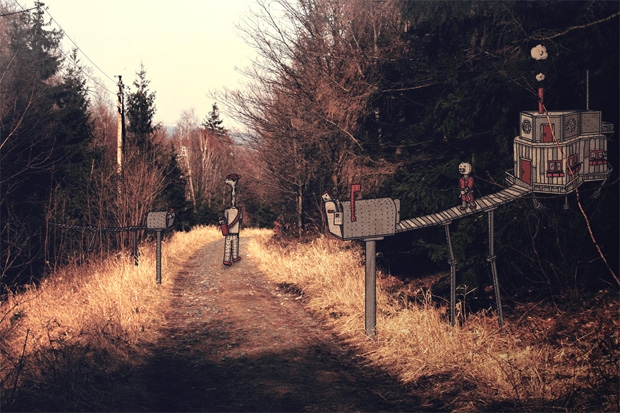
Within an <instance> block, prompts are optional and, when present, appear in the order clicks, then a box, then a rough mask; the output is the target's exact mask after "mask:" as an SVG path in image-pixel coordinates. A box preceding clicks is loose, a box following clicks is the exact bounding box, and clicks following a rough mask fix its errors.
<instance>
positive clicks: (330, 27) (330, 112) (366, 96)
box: [224, 0, 404, 231]
mask: <svg viewBox="0 0 620 413" xmlns="http://www.w3.org/2000/svg"><path fill="white" fill-rule="evenodd" d="M258 5H259V6H258V7H259V10H258V11H255V12H254V13H253V14H252V15H250V16H249V17H248V18H247V19H246V21H245V22H244V28H243V29H242V30H243V31H244V32H245V34H246V35H247V41H248V42H249V43H250V44H251V45H252V46H253V47H254V48H255V49H256V50H257V51H258V53H259V56H260V58H259V59H258V60H257V61H256V62H255V65H254V66H253V67H252V68H249V69H247V70H246V75H247V77H248V79H249V80H250V87H248V88H246V89H245V90H244V91H227V92H226V94H225V96H226V99H224V100H225V101H227V102H232V104H231V105H232V107H231V108H230V109H231V110H232V111H233V112H234V113H235V116H236V118H237V119H238V120H240V121H241V122H243V123H244V124H246V125H247V126H248V127H249V128H250V129H251V130H252V131H253V132H254V133H253V136H252V145H253V147H254V149H255V150H256V153H260V156H261V157H263V158H264V159H266V160H267V164H268V168H269V171H270V173H271V175H272V176H271V177H270V178H271V179H273V180H274V181H275V182H278V183H279V186H280V191H281V194H282V198H285V199H286V198H288V199H290V201H291V203H292V204H294V215H295V216H296V217H295V222H296V225H297V226H298V227H299V230H300V231H301V228H302V227H303V224H304V219H305V218H312V215H314V214H307V213H306V211H305V209H304V208H307V206H308V205H315V204H316V202H317V201H316V200H318V199H319V196H320V195H321V194H320V193H321V192H322V191H323V190H325V189H329V190H332V189H335V190H336V191H341V190H344V189H345V188H346V187H347V186H348V185H349V184H351V183H352V182H353V181H354V180H355V181H358V182H359V181H361V182H363V183H364V186H365V187H366V188H367V189H368V190H371V189H372V188H375V187H376V186H377V184H379V183H380V182H381V179H382V177H385V176H389V175H390V174H391V173H393V171H394V169H395V168H394V165H391V164H389V163H388V162H386V161H384V160H382V159H380V158H373V156H370V154H372V153H373V152H372V151H371V150H370V151H369V148H372V146H373V145H375V144H376V140H377V139H378V135H375V136H370V135H368V133H367V132H366V131H363V130H362V129H361V128H360V124H361V122H362V121H363V120H364V119H365V118H367V117H368V116H374V113H372V112H371V109H369V108H370V106H371V103H372V99H373V98H374V97H375V96H376V94H377V93H379V85H380V82H381V71H380V67H381V65H382V64H385V62H386V61H389V60H390V59H394V58H395V57H396V55H397V54H402V53H403V50H404V43H403V42H400V41H399V39H400V36H399V33H401V32H402V31H403V23H402V22H401V21H400V14H399V9H398V2H396V1H391V0H388V1H385V2H368V1H360V0H348V1H336V0H301V1H297V2H293V1H289V0H278V1H272V2H265V1H259V3H258ZM312 201H314V202H312Z"/></svg>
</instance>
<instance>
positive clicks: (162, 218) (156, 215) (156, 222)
mask: <svg viewBox="0 0 620 413" xmlns="http://www.w3.org/2000/svg"><path fill="white" fill-rule="evenodd" d="M172 224H174V210H173V209H172V208H170V209H168V205H167V204H166V211H154V212H149V213H148V214H147V216H146V228H147V229H150V230H153V231H155V232H156V233H157V244H156V248H155V272H156V275H155V279H156V282H157V284H161V232H162V231H163V230H165V229H168V228H170V227H172Z"/></svg>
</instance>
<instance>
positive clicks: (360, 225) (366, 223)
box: [323, 185, 400, 338]
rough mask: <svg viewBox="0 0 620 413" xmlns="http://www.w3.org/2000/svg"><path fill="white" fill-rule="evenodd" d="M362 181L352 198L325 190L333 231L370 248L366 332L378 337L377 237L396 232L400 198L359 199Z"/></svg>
mask: <svg viewBox="0 0 620 413" xmlns="http://www.w3.org/2000/svg"><path fill="white" fill-rule="evenodd" d="M360 189H361V188H360V186H359V185H353V186H352V187H351V200H350V202H340V201H338V200H334V199H333V198H332V197H331V195H330V194H329V193H324V194H323V201H325V212H326V214H327V220H328V227H329V232H330V233H331V234H332V235H334V236H335V237H337V238H339V239H341V240H353V239H357V240H362V241H364V243H365V248H366V268H365V270H366V272H365V281H364V288H365V291H364V293H365V298H364V305H365V310H364V318H365V331H366V335H367V336H368V337H370V338H375V335H376V326H377V271H376V255H377V254H376V247H377V241H380V240H382V239H383V238H384V237H386V236H390V235H394V234H395V233H396V224H397V223H398V222H399V221H400V201H399V200H398V199H396V200H394V199H391V198H378V199H362V200H356V199H355V193H357V192H359V191H360Z"/></svg>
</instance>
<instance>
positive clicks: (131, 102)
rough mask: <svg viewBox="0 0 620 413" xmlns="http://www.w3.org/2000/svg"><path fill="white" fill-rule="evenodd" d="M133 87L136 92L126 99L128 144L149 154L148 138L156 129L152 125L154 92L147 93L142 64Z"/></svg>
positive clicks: (146, 82)
mask: <svg viewBox="0 0 620 413" xmlns="http://www.w3.org/2000/svg"><path fill="white" fill-rule="evenodd" d="M136 75H137V78H136V80H135V81H134V83H133V85H134V87H135V88H136V90H135V91H134V92H132V93H130V94H129V95H128V97H127V109H126V114H127V120H128V123H129V124H128V126H127V132H129V137H130V144H131V145H133V146H135V147H136V148H137V149H138V150H140V151H144V152H149V151H151V150H152V147H151V141H150V137H151V135H152V134H153V132H155V130H156V129H157V125H153V116H155V111H156V108H155V92H150V91H149V84H150V83H151V82H150V81H149V80H148V79H147V78H146V69H145V68H144V64H141V65H140V71H139V72H137V73H136Z"/></svg>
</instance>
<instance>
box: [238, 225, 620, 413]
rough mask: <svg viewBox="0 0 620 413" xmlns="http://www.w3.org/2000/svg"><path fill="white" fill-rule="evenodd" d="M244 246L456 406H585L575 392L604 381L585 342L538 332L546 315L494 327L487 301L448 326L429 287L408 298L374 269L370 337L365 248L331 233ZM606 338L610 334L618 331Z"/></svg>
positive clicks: (610, 402)
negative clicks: (370, 333) (372, 333)
mask: <svg viewBox="0 0 620 413" xmlns="http://www.w3.org/2000/svg"><path fill="white" fill-rule="evenodd" d="M248 249H249V251H250V253H251V254H252V256H253V257H256V258H257V260H258V261H259V268H260V270H261V271H262V272H263V273H265V274H266V275H267V276H268V277H269V278H270V279H272V280H273V281H274V282H276V283H286V284H294V285H295V286H296V289H295V290H297V289H300V290H302V291H303V292H304V295H305V300H304V301H305V302H306V305H307V306H308V307H309V308H310V309H311V310H312V311H314V312H315V313H317V314H319V315H321V316H323V318H324V319H325V320H326V322H327V323H329V324H330V325H331V326H332V327H333V328H334V330H335V331H336V332H337V333H338V334H340V335H341V336H342V337H344V338H345V339H346V340H347V341H348V342H350V343H351V344H353V345H354V346H357V347H359V348H360V349H361V351H362V352H363V353H364V354H365V355H366V357H367V359H368V360H369V361H370V363H372V364H374V365H377V366H380V367H381V368H384V369H387V370H388V371H391V372H392V373H394V374H395V375H397V376H398V377H400V379H401V380H402V381H403V382H405V383H412V384H415V385H418V386H419V387H420V388H422V389H424V388H427V389H428V390H429V392H428V394H429V397H431V396H430V395H431V394H434V396H432V397H434V398H435V399H442V398H443V397H444V396H446V397H448V398H449V399H450V408H451V409H453V410H455V411H458V410H462V411H472V410H473V411H475V410H478V409H480V408H481V407H483V406H484V408H485V409H488V408H491V409H495V408H497V409H503V408H508V409H510V408H513V409H514V408H515V407H517V408H523V409H525V410H538V409H545V410H548V409H550V408H551V409H555V408H558V409H567V410H571V409H575V408H576V409H577V410H579V409H580V406H581V408H584V409H585V410H588V407H587V406H588V403H591V401H588V400H589V399H588V397H589V396H586V397H585V399H588V400H581V401H579V400H577V398H578V396H577V395H578V394H579V393H580V392H582V393H583V392H585V393H588V392H592V391H594V392H596V391H598V390H597V389H596V388H597V386H598V385H599V384H600V383H601V381H602V379H601V377H600V374H599V373H600V372H597V371H596V368H597V367H596V366H595V365H593V364H596V363H593V360H592V357H589V353H590V351H591V350H588V347H589V346H587V345H586V346H584V345H582V344H583V343H581V344H580V342H579V340H570V339H567V340H565V342H562V343H561V344H560V345H552V344H551V343H550V342H549V341H547V340H545V339H544V338H545V337H544V334H545V324H546V326H547V327H548V326H550V323H552V320H550V319H549V320H547V319H539V320H532V324H531V326H530V327H531V329H532V330H534V329H538V331H527V330H519V328H522V327H518V326H516V325H515V324H511V323H510V321H508V322H507V325H506V326H505V327H504V328H503V329H501V330H500V329H499V328H498V323H497V316H496V314H494V313H493V312H491V311H490V310H489V311H488V312H480V313H478V314H474V315H470V316H469V317H468V318H467V321H466V322H465V323H464V324H463V325H462V326H460V327H454V328H453V327H451V326H450V323H449V322H448V320H447V319H446V316H445V314H446V313H447V311H446V308H445V307H444V308H439V307H437V305H436V304H435V303H434V302H433V300H432V298H431V295H430V292H429V291H420V292H419V293H418V294H414V295H411V296H415V297H417V299H415V300H410V299H404V298H403V295H402V294H394V291H393V290H394V289H393V285H394V283H395V280H394V279H393V278H392V277H390V276H389V275H385V274H381V273H378V278H379V279H378V283H377V337H376V340H374V341H373V340H370V339H368V338H367V336H366V335H365V333H364V265H363V259H364V258H363V254H362V246H361V245H359V244H355V243H351V242H342V241H338V240H335V239H333V238H331V237H320V238H318V239H315V240H314V241H312V242H309V243H305V244H289V243H284V244H279V243H274V242H270V235H269V234H267V233H264V234H261V235H259V236H257V237H255V238H254V239H253V240H252V242H251V243H250V245H249V247H248ZM411 296H410V297H411ZM612 330H613V329H612ZM526 336H527V337H529V338H527V337H526ZM541 336H542V339H541ZM532 337H534V338H535V339H531V338H532ZM614 340H615V341H614ZM611 341H612V342H615V343H617V342H618V333H617V332H616V333H615V338H614V339H612V340H611ZM615 357H616V362H615V363H614V362H613V357H611V358H610V360H611V361H610V360H605V363H606V368H607V369H608V371H607V372H606V373H605V374H606V377H607V379H609V377H611V378H612V381H613V376H614V375H615V376H616V380H617V366H616V367H614V365H617V354H616V356H615ZM601 362H602V360H601ZM610 369H611V370H610ZM614 372H615V373H614ZM607 385H609V383H607ZM599 390H600V389H599ZM608 393H609V392H608ZM593 397H602V399H601V400H597V401H596V402H595V403H599V402H600V404H598V406H600V407H602V408H603V409H611V411H615V410H616V408H617V406H618V396H617V393H616V394H613V388H612V394H611V395H610V394H607V395H604V396H601V395H597V396H593ZM591 398H592V397H590V399H591ZM502 403H503V404H502ZM580 403H581V405H580ZM493 406H495V407H493ZM570 406H572V407H570ZM590 406H591V405H590ZM600 407H599V408H600Z"/></svg>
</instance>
